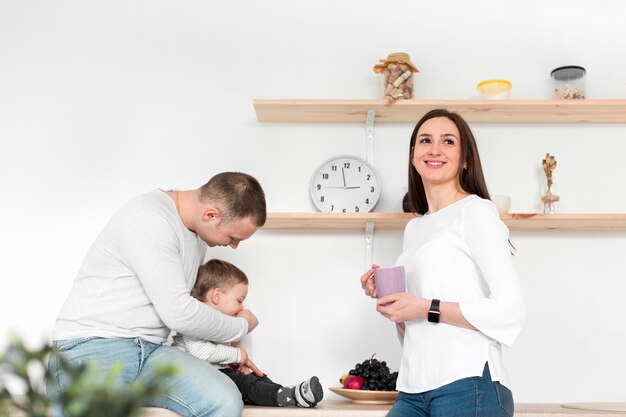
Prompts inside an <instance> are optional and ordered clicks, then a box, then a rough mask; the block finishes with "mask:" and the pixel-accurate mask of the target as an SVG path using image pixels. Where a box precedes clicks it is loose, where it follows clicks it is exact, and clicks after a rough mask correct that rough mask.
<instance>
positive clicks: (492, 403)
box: [387, 364, 513, 417]
mask: <svg viewBox="0 0 626 417" xmlns="http://www.w3.org/2000/svg"><path fill="white" fill-rule="evenodd" d="M512 415H513V395H512V394H511V391H510V390H509V389H508V388H506V387H505V386H504V385H501V384H500V383H499V382H493V381H491V375H490V374H489V367H488V366H487V364H485V369H484V371H483V376H482V377H470V378H463V379H460V380H458V381H455V382H452V383H450V384H448V385H444V386H443V387H440V388H437V389H434V390H432V391H426V392H422V393H419V394H407V393H405V392H400V393H399V394H398V398H397V400H396V402H395V404H394V405H393V407H392V408H391V410H390V411H389V413H387V417H409V416H410V417H419V416H423V417H510V416H512Z"/></svg>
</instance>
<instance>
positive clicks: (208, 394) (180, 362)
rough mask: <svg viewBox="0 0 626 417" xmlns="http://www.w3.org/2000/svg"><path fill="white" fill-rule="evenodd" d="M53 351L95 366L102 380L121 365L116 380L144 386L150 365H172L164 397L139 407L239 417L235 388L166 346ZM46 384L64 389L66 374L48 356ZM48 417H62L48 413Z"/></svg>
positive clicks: (68, 343) (135, 342)
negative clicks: (135, 382) (171, 373)
mask: <svg viewBox="0 0 626 417" xmlns="http://www.w3.org/2000/svg"><path fill="white" fill-rule="evenodd" d="M54 347H55V348H56V349H58V351H59V352H60V353H61V354H62V355H63V357H64V358H66V359H67V360H68V361H69V362H70V363H73V364H79V363H87V362H97V363H98V373H99V374H101V375H102V376H104V375H106V374H107V373H108V371H109V370H110V369H111V367H112V366H113V365H114V364H115V363H119V364H121V366H122V372H121V373H120V380H121V382H122V383H130V382H133V381H135V380H138V381H148V380H149V379H150V378H151V377H152V375H153V374H154V366H155V365H156V364H173V365H175V366H176V368H178V373H177V374H176V375H174V376H172V377H169V378H168V379H166V380H165V381H164V386H163V388H164V392H166V394H165V395H162V396H159V397H157V398H153V399H152V400H151V401H150V402H149V403H147V404H145V405H146V406H149V407H160V408H167V409H168V410H172V411H174V412H176V413H178V414H180V415H181V416H184V417H197V416H198V417H199V416H203V417H204V416H206V417H209V416H210V417H231V416H232V417H239V416H241V413H242V410H243V402H242V400H241V393H240V392H239V390H238V389H237V387H236V386H235V384H234V383H233V382H232V381H231V379H230V378H228V377H227V376H226V375H224V374H223V373H222V372H220V371H219V370H218V369H217V368H215V367H214V366H213V365H211V364H210V363H208V362H206V361H203V360H201V359H198V358H196V357H194V356H192V355H190V354H188V353H186V352H183V351H182V350H179V349H177V348H174V347H171V346H163V345H157V344H155V343H150V342H147V341H145V340H143V339H140V338H135V339H124V338H111V339H104V338H99V337H93V338H84V339H74V340H61V341H56V342H54ZM48 368H49V370H50V374H51V379H52V380H51V381H49V382H48V389H49V390H53V391H56V390H60V389H63V388H64V387H66V386H67V382H68V381H67V375H64V374H63V373H62V371H61V369H60V367H59V363H58V360H55V357H54V356H52V357H51V358H50V361H49V363H48ZM53 415H54V417H61V416H63V412H62V411H61V410H59V409H56V410H54V409H53Z"/></svg>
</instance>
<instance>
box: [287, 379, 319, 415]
mask: <svg viewBox="0 0 626 417" xmlns="http://www.w3.org/2000/svg"><path fill="white" fill-rule="evenodd" d="M294 394H295V397H296V405H297V406H298V407H304V408H311V407H315V406H316V405H317V403H318V402H320V401H322V398H324V389H323V388H322V384H320V380H319V379H318V378H317V377H316V376H312V377H311V378H309V379H307V380H306V381H303V382H301V383H299V384H298V385H296V386H295V387H294Z"/></svg>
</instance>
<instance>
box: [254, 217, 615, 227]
mask: <svg viewBox="0 0 626 417" xmlns="http://www.w3.org/2000/svg"><path fill="white" fill-rule="evenodd" d="M414 217H415V215H413V214H411V213H336V214H335V213H333V214H329V213H268V215H267V222H266V223H265V226H264V227H263V228H264V229H321V230H324V229H339V230H341V229H343V230H350V229H355V230H356V229H365V227H366V225H367V223H368V222H373V223H374V228H375V229H376V230H395V229H404V226H406V224H407V223H408V221H409V220H411V219H412V218H414ZM501 218H502V221H504V223H505V224H506V225H507V226H508V227H509V229H510V230H578V231H592V230H596V231H597V230H600V231H602V230H606V231H621V230H626V214H538V213H511V214H506V215H503V216H501Z"/></svg>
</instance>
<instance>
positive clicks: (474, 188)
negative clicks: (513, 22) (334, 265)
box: [361, 109, 525, 417]
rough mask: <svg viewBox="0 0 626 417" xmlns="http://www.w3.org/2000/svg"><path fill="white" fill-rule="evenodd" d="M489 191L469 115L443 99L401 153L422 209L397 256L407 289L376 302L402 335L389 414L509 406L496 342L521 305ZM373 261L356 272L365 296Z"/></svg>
mask: <svg viewBox="0 0 626 417" xmlns="http://www.w3.org/2000/svg"><path fill="white" fill-rule="evenodd" d="M489 198H490V197H489V192H488V191H487V186H486V184H485V179H484V176H483V172H482V167H481V164H480V157H479V155H478V149H477V146H476V141H475V139H474V136H473V134H472V132H471V130H470V128H469V126H468V125H467V123H466V122H465V121H464V120H463V119H462V118H461V117H460V116H459V115H457V114H454V113H450V112H448V111H446V110H441V109H437V110H432V111H430V112H429V113H427V114H426V115H424V117H422V119H420V121H419V122H418V123H417V125H416V126H415V129H414V130H413V134H412V135H411V145H410V153H409V203H410V205H411V209H412V211H413V212H415V213H418V214H421V215H422V216H421V217H416V218H415V219H412V220H411V221H410V222H409V223H408V224H407V226H406V229H405V231H404V243H403V249H402V253H401V254H400V256H399V258H398V260H397V264H398V265H403V266H404V268H405V271H406V287H407V292H406V293H397V294H391V295H387V296H385V297H381V298H380V299H379V300H378V302H377V305H376V310H377V311H378V312H380V313H381V314H382V315H383V316H385V317H387V318H388V319H389V320H391V321H393V322H395V323H396V324H397V327H398V334H399V337H400V340H401V342H402V344H403V353H402V361H401V364H400V371H399V375H398V381H397V385H396V386H397V389H398V391H400V393H399V395H398V399H397V400H396V402H395V404H394V406H393V407H392V409H391V410H390V411H389V413H388V414H387V416H388V417H404V416H432V417H436V416H446V417H455V416H458V417H467V416H488V417H498V416H510V415H513V396H512V394H511V391H510V389H509V388H508V387H510V382H509V378H508V375H507V373H506V371H505V369H504V367H503V362H502V345H507V346H510V345H511V344H512V343H513V341H514V340H515V338H516V337H517V335H518V334H519V332H520V331H521V329H522V327H523V324H524V321H525V307H524V298H523V294H522V290H521V286H520V283H519V279H518V276H517V273H516V272H515V269H514V267H513V262H512V259H511V258H512V256H511V252H510V246H509V241H508V235H509V233H508V229H507V227H506V226H505V225H504V223H502V221H501V220H500V217H499V215H498V211H497V209H496V207H495V205H494V204H493V203H492V202H491V201H490V200H489ZM375 268H377V266H376V265H374V266H372V269H370V270H369V271H367V272H366V273H365V274H363V276H362V277H361V285H362V287H363V289H364V290H365V293H366V294H367V295H369V296H371V297H377V293H376V285H375V283H374V279H373V272H374V269H375Z"/></svg>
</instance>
